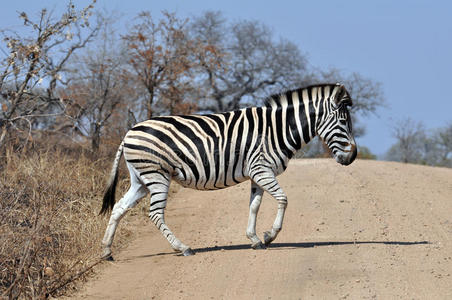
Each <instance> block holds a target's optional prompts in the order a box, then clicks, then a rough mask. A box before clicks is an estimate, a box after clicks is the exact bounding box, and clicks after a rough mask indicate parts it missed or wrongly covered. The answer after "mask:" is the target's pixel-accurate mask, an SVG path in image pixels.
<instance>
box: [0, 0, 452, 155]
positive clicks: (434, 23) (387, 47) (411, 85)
mask: <svg viewBox="0 0 452 300" xmlns="http://www.w3.org/2000/svg"><path fill="white" fill-rule="evenodd" d="M73 2H74V4H76V6H83V5H86V4H87V3H89V1H86V0H83V1H81V0H79V1H77V0H74V1H73ZM65 3H66V1H61V0H42V1H31V0H29V1H25V0H15V1H3V3H2V4H3V5H2V9H1V10H0V28H10V29H14V28H18V27H16V25H17V24H20V21H19V20H18V19H17V12H18V11H25V12H27V13H28V14H29V15H33V13H35V12H37V11H39V9H40V8H42V7H48V8H54V9H55V10H57V11H58V10H60V9H62V8H64V6H65ZM96 7H98V8H107V9H108V10H117V11H119V12H121V14H123V19H124V20H128V19H129V20H130V19H131V18H132V17H134V16H135V15H136V14H137V13H138V12H140V11H143V10H149V11H151V12H152V13H153V14H154V16H158V15H159V13H160V11H161V10H168V11H172V12H176V13H177V15H179V16H187V17H189V16H191V15H199V13H200V12H203V11H205V10H219V11H222V12H223V13H224V15H225V16H226V17H227V18H228V19H230V20H239V19H253V20H259V21H261V22H263V23H265V24H267V25H268V26H269V27H270V28H272V29H273V31H274V33H275V35H276V36H282V37H284V38H287V39H290V40H291V41H293V42H294V43H296V44H297V45H298V46H299V47H300V49H301V50H302V51H303V53H305V54H306V55H307V57H308V59H309V62H310V63H311V65H312V66H313V67H319V68H322V69H327V68H329V67H335V68H339V69H341V70H343V71H344V72H346V73H347V72H359V73H361V74H362V75H364V76H365V77H369V78H371V79H373V80H375V81H379V82H381V83H382V85H383V91H384V95H385V99H386V104H387V107H386V108H382V109H380V110H379V111H378V116H369V117H366V118H365V119H363V120H362V122H363V123H364V124H365V125H366V127H367V134H366V135H365V136H364V137H362V138H360V139H359V140H358V144H362V145H365V146H368V147H369V148H370V149H371V151H372V152H374V153H376V154H380V155H381V154H383V153H385V152H386V150H387V149H388V148H389V147H390V146H391V145H392V144H393V143H394V139H393V138H392V137H391V128H392V127H393V126H394V124H395V123H396V122H397V121H398V120H402V119H405V118H407V117H410V118H412V119H414V120H419V121H422V122H423V123H424V124H425V126H426V128H428V129H433V128H437V127H441V126H446V125H447V124H448V123H450V122H452V96H451V95H450V93H449V91H450V90H451V89H450V86H451V85H452V82H451V80H452V76H451V74H452V1H434V0H430V1H418V0H410V1H408V0H405V1H401V0H399V1H390V0H379V1H362V0H360V1H358V0H353V1H347V0H344V1H336V0H330V1H326V0H325V1H322V0H319V1H295V0H294V1H284V0H279V1H274V0H273V1H267V0H265V1H263V0H261V1H254V0H253V1H250V0H241V1H237V0H228V1H211V0H210V1H208V0H191V1H189V0H165V1H162V0H147V1H145V0H128V1H123V0H108V1H107V0H98V1H97V4H96Z"/></svg>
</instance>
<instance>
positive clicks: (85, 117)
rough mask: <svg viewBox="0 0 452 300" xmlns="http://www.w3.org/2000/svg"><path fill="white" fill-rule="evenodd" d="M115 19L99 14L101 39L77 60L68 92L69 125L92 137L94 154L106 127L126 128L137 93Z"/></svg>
mask: <svg viewBox="0 0 452 300" xmlns="http://www.w3.org/2000/svg"><path fill="white" fill-rule="evenodd" d="M115 19H116V18H115V16H113V15H111V16H109V17H107V16H105V15H102V14H98V15H97V23H98V27H99V28H100V31H99V40H98V42H95V43H93V44H92V46H91V47H89V48H87V49H86V51H84V52H83V53H81V54H80V55H76V56H74V57H73V59H72V61H71V68H70V69H69V70H68V73H67V79H68V84H67V86H66V87H65V89H64V93H65V97H67V98H69V99H71V104H70V109H69V110H68V115H69V116H70V117H71V120H68V121H69V124H72V127H73V128H74V129H75V131H76V132H77V133H79V134H81V135H82V136H85V137H87V138H89V140H90V141H91V150H92V151H93V152H94V153H96V152H97V151H98V150H99V145H100V139H101V135H102V133H103V132H104V131H105V130H104V129H105V127H107V126H116V127H121V128H125V127H126V125H125V122H126V121H127V120H126V119H127V110H126V109H125V105H126V104H127V103H126V102H127V101H129V100H131V99H133V98H134V94H135V91H134V90H135V89H134V85H133V84H132V80H131V78H130V76H129V74H128V73H127V72H126V71H125V65H126V60H125V59H124V57H125V56H126V54H125V49H122V48H121V44H120V41H119V40H118V39H117V37H118V35H117V34H115V29H114V24H113V23H114V20H115ZM115 116H118V118H116V120H115V122H110V121H111V120H112V118H115ZM121 119H122V120H121ZM71 122H72V123H71ZM65 124H68V122H65Z"/></svg>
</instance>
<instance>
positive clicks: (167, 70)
mask: <svg viewBox="0 0 452 300" xmlns="http://www.w3.org/2000/svg"><path fill="white" fill-rule="evenodd" d="M163 14H164V16H163V19H161V20H160V21H159V22H155V21H154V20H153V18H152V16H151V14H150V13H149V12H143V13H141V14H140V15H139V16H138V18H137V24H136V25H135V26H133V28H132V30H131V31H130V32H129V33H128V34H126V35H124V36H123V39H124V41H125V42H126V44H127V48H128V55H129V63H130V66H131V70H130V73H131V75H132V76H134V77H135V78H136V81H137V82H139V83H140V86H141V87H142V88H143V89H144V91H145V93H146V95H147V97H146V98H147V99H146V100H145V109H146V111H147V118H150V117H152V115H153V114H154V112H155V110H159V112H160V113H161V112H167V113H171V114H174V113H189V112H191V111H193V110H195V108H196V103H194V102H192V101H189V99H188V97H187V95H188V94H190V93H193V91H194V90H195V89H196V88H197V87H196V86H195V85H194V83H195V80H194V78H195V77H196V75H197V69H198V67H199V65H200V63H201V60H200V58H204V57H205V56H206V57H207V56H209V55H212V54H215V49H214V48H213V47H209V46H208V45H204V44H200V43H199V40H197V39H191V38H189V36H188V35H187V34H186V28H185V27H186V24H187V20H180V19H178V18H177V17H176V16H175V14H171V13H168V12H164V13H163ZM203 61H204V62H205V61H206V60H205V59H203Z"/></svg>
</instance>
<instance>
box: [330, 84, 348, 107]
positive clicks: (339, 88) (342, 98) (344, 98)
mask: <svg viewBox="0 0 452 300" xmlns="http://www.w3.org/2000/svg"><path fill="white" fill-rule="evenodd" d="M333 102H334V104H335V105H336V106H339V105H340V104H345V105H347V106H351V105H352V100H351V99H350V96H349V94H348V92H347V90H346V89H345V86H344V85H343V84H341V83H336V93H335V94H334V99H333Z"/></svg>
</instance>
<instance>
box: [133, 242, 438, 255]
mask: <svg viewBox="0 0 452 300" xmlns="http://www.w3.org/2000/svg"><path fill="white" fill-rule="evenodd" d="M366 244H375V245H379V244H380V245H381V244H382V245H398V246H414V245H428V244H430V242H429V241H414V242H406V241H326V242H297V243H272V244H271V245H269V246H268V247H267V249H268V250H288V249H297V248H313V247H323V246H342V245H366ZM248 249H249V250H251V246H250V244H238V245H224V246H218V245H217V246H213V247H203V248H193V251H195V253H205V252H215V251H234V250H248ZM256 251H257V250H256ZM162 255H177V256H180V255H181V254H177V253H175V252H162V253H156V254H147V255H140V256H137V257H139V258H145V257H153V256H162Z"/></svg>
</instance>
